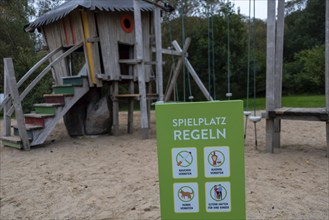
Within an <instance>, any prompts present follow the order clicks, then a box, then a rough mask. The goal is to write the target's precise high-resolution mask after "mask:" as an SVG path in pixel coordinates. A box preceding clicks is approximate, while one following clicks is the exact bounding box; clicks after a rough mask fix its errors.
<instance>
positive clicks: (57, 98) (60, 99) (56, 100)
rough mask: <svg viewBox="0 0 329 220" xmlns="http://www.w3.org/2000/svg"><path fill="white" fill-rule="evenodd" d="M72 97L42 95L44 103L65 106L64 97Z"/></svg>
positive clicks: (65, 95)
mask: <svg viewBox="0 0 329 220" xmlns="http://www.w3.org/2000/svg"><path fill="white" fill-rule="evenodd" d="M67 96H73V95H68V94H46V95H44V96H43V97H44V100H45V103H58V104H62V105H64V104H65V97H67Z"/></svg>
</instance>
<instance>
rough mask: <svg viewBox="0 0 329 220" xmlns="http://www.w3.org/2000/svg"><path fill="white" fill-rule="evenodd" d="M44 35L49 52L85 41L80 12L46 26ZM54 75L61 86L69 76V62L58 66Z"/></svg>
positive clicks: (63, 62)
mask: <svg viewBox="0 0 329 220" xmlns="http://www.w3.org/2000/svg"><path fill="white" fill-rule="evenodd" d="M42 33H43V35H44V39H45V42H46V43H47V46H48V50H49V52H51V51H53V50H55V49H56V48H58V47H60V46H62V47H68V46H74V45H76V44H77V43H79V42H81V41H83V39H84V37H83V28H82V22H81V18H80V12H79V11H78V10H76V11H74V12H72V13H70V14H69V15H68V16H66V17H65V18H64V19H63V20H60V21H57V22H55V23H52V24H49V25H46V26H44V27H43V29H42ZM64 52H65V51H61V52H59V53H58V54H57V56H54V57H53V59H51V61H52V60H54V59H56V58H57V57H58V56H60V55H61V54H63V53H64ZM52 74H53V78H54V80H55V82H56V83H57V84H59V85H61V84H62V80H61V77H62V76H68V75H69V70H68V63H67V60H66V59H65V60H63V61H62V62H60V63H59V64H56V65H55V66H54V68H53V69H52Z"/></svg>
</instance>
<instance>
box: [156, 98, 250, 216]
mask: <svg viewBox="0 0 329 220" xmlns="http://www.w3.org/2000/svg"><path fill="white" fill-rule="evenodd" d="M156 123H157V125H156V128H157V145H158V162H159V181H160V203H161V218H162V220H179V219H191V220H193V219H203V220H209V219H245V218H246V205H245V176H244V140H243V103H242V101H223V102H217V101H216V102H197V103H179V104H177V103H159V104H157V105H156Z"/></svg>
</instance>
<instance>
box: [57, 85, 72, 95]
mask: <svg viewBox="0 0 329 220" xmlns="http://www.w3.org/2000/svg"><path fill="white" fill-rule="evenodd" d="M53 92H54V94H68V95H74V86H72V85H63V86H54V87H53Z"/></svg>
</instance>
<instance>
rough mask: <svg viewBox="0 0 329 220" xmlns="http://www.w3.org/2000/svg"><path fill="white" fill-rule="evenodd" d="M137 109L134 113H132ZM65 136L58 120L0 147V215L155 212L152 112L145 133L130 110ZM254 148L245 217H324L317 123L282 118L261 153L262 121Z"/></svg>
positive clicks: (324, 175)
mask: <svg viewBox="0 0 329 220" xmlns="http://www.w3.org/2000/svg"><path fill="white" fill-rule="evenodd" d="M136 114H138V113H136ZM120 117H121V124H122V126H121V127H120V131H121V134H120V135H119V136H116V137H114V136H106V135H105V136H95V137H83V138H70V137H69V136H68V135H67V133H66V130H65V127H64V125H63V123H60V124H58V125H57V127H56V128H55V130H54V131H53V132H52V134H51V136H50V138H49V140H50V141H52V142H51V143H50V144H47V145H44V146H43V147H40V148H36V149H33V150H31V151H29V152H24V151H19V150H16V149H11V148H4V147H2V146H1V147H0V153H1V155H0V157H1V161H0V165H1V167H0V171H1V173H0V219H3V220H7V219H31V220H32V219H33V220H34V219H113V220H132V219H141V220H144V219H150V220H154V219H160V204H159V201H160V199H159V180H158V170H157V148H156V132H155V119H154V113H153V114H152V117H151V119H152V120H151V121H152V122H151V126H152V130H151V135H150V136H151V138H150V139H148V140H141V138H140V135H139V132H138V127H139V122H138V117H137V118H136V122H135V127H136V129H135V132H134V134H133V135H129V134H126V127H125V120H126V118H127V115H126V114H125V113H121V116H120ZM257 131H258V149H255V145H254V135H253V125H252V124H251V123H249V126H248V136H247V139H246V145H245V171H246V200H247V201H246V204H247V218H248V219H310V220H313V219H314V220H327V219H329V185H328V184H329V176H328V175H329V174H328V173H329V164H328V161H329V160H328V158H326V157H325V155H326V140H325V124H324V123H318V122H304V121H283V122H282V148H281V149H276V151H275V153H274V154H269V153H266V152H265V121H264V120H263V121H261V122H260V123H259V124H258V126H257Z"/></svg>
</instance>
